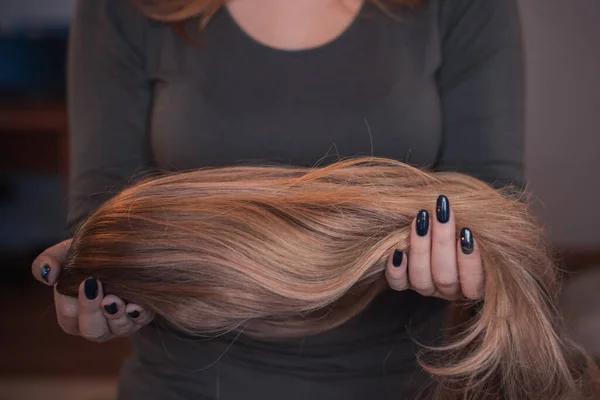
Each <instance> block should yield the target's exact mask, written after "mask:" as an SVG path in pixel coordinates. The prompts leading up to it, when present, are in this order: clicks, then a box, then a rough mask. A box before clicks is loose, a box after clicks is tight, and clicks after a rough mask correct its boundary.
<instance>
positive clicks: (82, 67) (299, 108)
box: [68, 0, 523, 400]
mask: <svg viewBox="0 0 600 400" xmlns="http://www.w3.org/2000/svg"><path fill="white" fill-rule="evenodd" d="M197 23H198V21H196V20H194V21H189V23H188V24H187V27H188V32H189V33H190V35H191V36H192V37H196V36H199V37H201V39H202V40H203V42H204V44H203V45H194V44H189V43H186V42H184V41H183V40H182V39H181V38H180V37H179V36H178V35H177V34H176V33H175V32H174V31H173V29H172V28H171V27H169V26H166V25H163V24H160V23H157V22H154V21H150V20H148V19H147V18H145V17H144V16H143V15H142V14H140V13H139V12H138V11H137V10H136V9H135V8H134V7H133V6H131V5H130V4H129V3H128V2H127V1H126V0H80V1H79V3H78V7H77V13H76V19H75V22H74V25H73V28H72V38H71V48H70V69H69V112H70V125H71V146H72V151H71V157H72V158H71V185H70V199H69V200H70V210H69V211H70V212H69V217H68V226H69V229H70V230H71V231H73V230H74V229H75V228H76V226H77V224H78V223H80V222H81V221H82V220H83V219H84V218H85V217H86V216H87V215H89V213H90V212H91V211H92V210H94V209H95V208H96V207H98V206H99V205H100V204H101V203H102V202H103V201H105V200H106V199H107V198H108V197H110V196H111V195H112V194H114V193H115V192H116V191H118V190H120V189H121V188H123V187H124V186H125V185H127V184H129V183H131V182H133V181H135V179H136V178H137V177H139V176H143V175H144V174H145V173H147V172H149V171H156V170H184V169H190V168H197V167H202V166H209V165H210V166H217V165H232V164H237V163H250V162H254V163H256V162H260V163H264V162H269V163H273V162H276V163H284V164H293V165H314V164H316V163H317V162H320V163H321V164H322V163H324V162H330V161H333V160H335V159H336V158H337V157H338V156H352V155H371V154H372V155H375V156H381V157H390V158H394V159H399V160H402V161H406V162H409V163H412V164H415V165H418V166H429V167H433V168H435V169H437V170H454V171H460V172H466V173H469V174H471V175H473V176H476V177H478V178H481V179H483V180H486V181H488V182H490V183H491V184H496V183H500V184H501V183H506V182H512V183H520V182H521V180H522V155H523V59H522V48H521V32H520V25H519V16H518V11H517V4H516V0H495V1H489V0H429V1H428V2H426V5H425V6H424V7H423V8H421V9H419V10H417V11H412V12H408V11H404V12H402V14H401V18H400V19H393V18H390V17H389V16H386V15H384V14H383V13H381V12H380V11H378V10H377V9H376V8H375V7H373V6H371V5H365V6H364V7H363V9H362V12H361V16H360V17H359V18H357V19H356V20H355V21H354V22H353V23H352V25H351V26H350V27H349V28H348V29H347V31H345V33H344V34H343V35H341V36H339V37H338V38H337V39H335V40H333V41H332V42H330V43H328V44H326V45H324V46H322V47H318V48H316V49H311V50H302V51H282V50H275V49H272V48H269V47H266V46H264V45H262V44H260V43H258V42H256V41H255V40H253V39H252V38H251V37H249V36H248V35H247V34H245V33H244V32H243V31H242V30H241V29H240V28H239V27H238V26H237V25H236V23H235V22H234V21H233V19H232V18H231V16H230V14H229V13H228V12H227V10H226V9H223V10H221V11H220V12H219V13H218V14H217V15H216V16H215V17H214V19H213V20H212V21H211V22H210V24H209V25H208V27H207V28H206V30H205V31H203V32H202V33H201V35H198V33H197V31H196V30H195V28H196V27H197ZM444 305H445V303H444V302H443V301H441V300H437V299H426V298H422V297H420V296H419V295H417V294H415V293H412V292H403V293H385V294H384V295H382V296H381V297H380V298H378V299H377V301H376V302H375V303H374V304H373V305H372V306H371V307H370V308H369V309H368V310H367V311H366V312H364V313H363V314H361V315H360V316H359V317H357V318H355V319H354V320H352V321H350V322H349V323H348V324H346V325H344V326H343V327H340V328H338V329H335V330H334V331H332V332H328V333H326V334H323V335H319V336H317V337H309V338H302V339H300V340H294V341H287V342H284V343H266V342H260V341H254V340H249V339H248V338H245V337H243V336H241V337H237V338H236V336H235V335H226V336H223V337H220V338H216V339H213V340H209V341H206V340H195V339H194V338H187V337H183V336H182V335H180V334H178V333H176V332H167V331H165V330H163V329H161V328H159V327H156V326H149V327H147V328H145V329H143V330H142V331H141V332H140V333H138V334H137V335H136V336H135V337H133V339H132V340H133V344H134V347H135V349H136V351H135V353H134V355H133V356H132V357H131V359H130V360H129V361H128V362H127V364H126V367H125V370H124V373H123V375H122V382H121V388H120V395H121V398H123V399H128V400H136V399H144V400H146V399H216V398H219V399H242V398H243V399H261V400H269V399H280V398H286V399H289V400H295V399H317V400H318V399H327V400H334V399H364V398H367V396H370V397H373V398H377V399H387V398H394V399H398V398H404V397H405V398H412V397H411V396H413V395H412V394H409V393H410V392H409V386H410V385H409V378H408V377H409V376H411V374H412V373H413V372H414V371H415V370H416V363H415V350H416V347H415V346H414V345H413V343H412V342H411V339H410V338H409V337H408V335H409V333H410V334H414V333H415V332H417V331H418V332H421V333H423V334H424V335H425V336H427V337H430V338H432V337H435V335H436V332H438V330H437V328H436V327H437V326H439V324H440V323H441V319H440V316H439V312H440V310H441V309H442V308H443V306H444ZM408 324H410V325H411V328H412V329H411V330H410V332H409V331H407V329H406V327H407V325H408ZM425 328H426V329H425ZM233 339H236V340H235V341H234V340H233ZM232 342H233V344H232ZM413 386H414V385H413ZM417 386H418V385H417ZM403 396H404V397H403Z"/></svg>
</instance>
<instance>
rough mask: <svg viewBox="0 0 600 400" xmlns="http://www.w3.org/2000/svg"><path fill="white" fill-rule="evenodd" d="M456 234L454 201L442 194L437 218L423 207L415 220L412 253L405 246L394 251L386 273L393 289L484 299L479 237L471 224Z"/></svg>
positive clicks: (427, 294)
mask: <svg viewBox="0 0 600 400" xmlns="http://www.w3.org/2000/svg"><path fill="white" fill-rule="evenodd" d="M455 238H456V222H455V220H454V215H453V212H452V210H451V208H450V203H449V201H448V198H447V197H446V196H440V197H439V198H438V200H437V204H436V209H435V215H434V218H430V216H429V212H428V211H426V210H422V211H419V213H418V214H417V216H416V217H415V219H414V220H413V223H412V229H411V235H410V251H409V252H408V255H407V254H405V253H404V252H403V251H402V250H396V251H395V252H394V253H393V254H391V255H390V257H389V261H388V265H387V268H386V277H387V280H388V283H389V284H390V286H391V287H392V289H394V290H407V289H412V290H415V291H417V292H418V293H420V294H421V295H423V296H434V297H440V298H443V299H446V300H457V299H460V298H467V299H471V300H477V299H481V298H482V297H483V291H484V281H485V276H484V275H485V274H484V270H483V262H482V260H481V254H480V253H479V249H478V246H477V241H476V240H475V238H474V237H473V234H472V232H471V231H470V230H469V228H467V227H463V228H462V229H461V232H460V238H459V240H456V239H455Z"/></svg>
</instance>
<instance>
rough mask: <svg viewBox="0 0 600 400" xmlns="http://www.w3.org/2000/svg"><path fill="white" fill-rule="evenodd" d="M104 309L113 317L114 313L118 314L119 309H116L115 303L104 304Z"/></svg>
mask: <svg viewBox="0 0 600 400" xmlns="http://www.w3.org/2000/svg"><path fill="white" fill-rule="evenodd" d="M104 309H105V310H106V312H107V313H109V314H110V315H115V314H116V313H118V312H119V307H117V303H110V304H106V305H105V306H104Z"/></svg>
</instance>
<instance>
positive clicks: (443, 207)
mask: <svg viewBox="0 0 600 400" xmlns="http://www.w3.org/2000/svg"><path fill="white" fill-rule="evenodd" d="M435 212H436V215H437V220H438V221H439V222H441V223H442V224H445V223H446V222H448V221H449V220H450V202H449V201H448V198H447V197H446V196H443V195H442V196H440V197H438V199H437V205H436V209H435Z"/></svg>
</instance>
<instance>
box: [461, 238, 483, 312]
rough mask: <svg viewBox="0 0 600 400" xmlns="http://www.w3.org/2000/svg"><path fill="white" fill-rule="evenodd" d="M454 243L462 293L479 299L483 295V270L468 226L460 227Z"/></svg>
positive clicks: (467, 296)
mask: <svg viewBox="0 0 600 400" xmlns="http://www.w3.org/2000/svg"><path fill="white" fill-rule="evenodd" d="M456 244H457V253H458V271H459V275H460V284H461V289H462V294H463V295H464V296H465V297H466V298H468V299H471V300H479V299H481V298H482V297H483V291H484V282H485V271H484V269H483V262H482V259H481V254H480V252H479V246H477V242H476V241H475V238H474V237H473V233H472V232H471V230H470V229H469V228H463V229H461V231H460V238H459V240H458V241H457V242H456Z"/></svg>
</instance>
